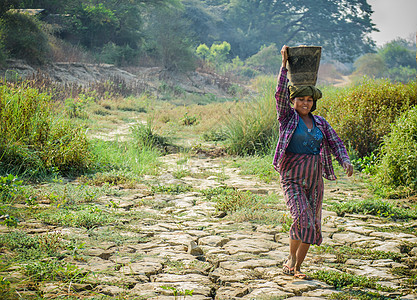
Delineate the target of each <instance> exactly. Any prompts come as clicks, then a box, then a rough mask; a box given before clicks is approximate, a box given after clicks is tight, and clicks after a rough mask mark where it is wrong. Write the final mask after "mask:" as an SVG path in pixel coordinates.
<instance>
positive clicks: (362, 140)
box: [317, 79, 417, 157]
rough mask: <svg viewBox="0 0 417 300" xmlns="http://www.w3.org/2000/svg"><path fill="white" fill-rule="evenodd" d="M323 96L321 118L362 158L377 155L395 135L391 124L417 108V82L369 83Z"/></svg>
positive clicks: (319, 109) (330, 90)
mask: <svg viewBox="0 0 417 300" xmlns="http://www.w3.org/2000/svg"><path fill="white" fill-rule="evenodd" d="M323 95H324V96H323V99H320V100H319V101H318V102H317V114H318V115H321V116H323V117H325V118H326V120H327V121H328V122H329V123H330V124H331V125H332V127H333V128H334V129H335V130H336V132H337V133H338V135H339V136H340V137H341V138H342V140H343V141H345V143H346V144H348V143H349V144H350V146H351V147H352V150H354V151H356V153H357V154H358V155H359V157H364V156H368V155H370V154H371V153H372V152H374V151H377V150H378V148H379V146H380V145H381V143H382V141H383V137H384V136H385V135H386V134H387V133H389V132H390V131H391V128H390V124H391V123H393V122H394V121H395V120H396V118H397V117H398V116H399V115H400V114H401V113H402V112H404V111H407V110H409V109H410V107H412V106H414V105H416V104H417V89H416V82H410V83H408V84H401V83H390V82H389V81H388V80H372V79H366V80H365V81H364V82H363V83H362V84H361V85H358V86H354V87H351V88H344V89H337V88H326V89H323Z"/></svg>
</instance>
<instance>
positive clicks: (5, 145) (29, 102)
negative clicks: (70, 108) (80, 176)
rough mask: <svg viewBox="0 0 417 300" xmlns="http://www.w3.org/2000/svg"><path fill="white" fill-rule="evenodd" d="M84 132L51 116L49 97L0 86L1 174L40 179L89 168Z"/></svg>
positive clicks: (31, 89) (25, 89) (30, 91)
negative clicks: (55, 173) (43, 176)
mask: <svg viewBox="0 0 417 300" xmlns="http://www.w3.org/2000/svg"><path fill="white" fill-rule="evenodd" d="M91 162H92V161H91V155H90V151H89V148H88V142H87V138H86V135H85V132H84V130H82V128H80V127H75V126H73V125H72V124H71V123H70V122H69V121H66V120H64V119H60V118H57V117H56V116H55V115H54V114H53V112H52V101H51V97H50V96H49V95H47V94H46V93H39V91H38V90H37V89H35V88H30V87H28V86H27V85H26V84H24V83H23V84H21V85H19V86H12V85H6V84H2V85H0V172H1V173H13V174H24V175H26V176H41V175H44V174H46V173H48V172H51V171H54V172H56V171H57V170H59V171H61V173H64V174H68V173H73V172H80V171H82V170H84V169H86V168H88V167H89V165H90V164H91Z"/></svg>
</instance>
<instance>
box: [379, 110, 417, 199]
mask: <svg viewBox="0 0 417 300" xmlns="http://www.w3.org/2000/svg"><path fill="white" fill-rule="evenodd" d="M416 153H417V107H414V108H412V109H411V110H409V111H407V112H405V113H404V114H403V115H402V116H401V117H399V118H398V120H397V121H396V122H395V124H393V125H392V130H391V133H389V134H388V135H387V136H386V137H385V140H384V144H383V145H382V147H381V163H380V165H379V166H378V168H377V174H376V180H377V182H378V183H379V184H382V185H387V186H388V187H391V188H394V189H396V188H399V187H405V188H406V189H407V188H408V189H411V191H412V192H414V193H415V192H417V156H416Z"/></svg>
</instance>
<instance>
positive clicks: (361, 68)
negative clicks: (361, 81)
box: [353, 53, 387, 78]
mask: <svg viewBox="0 0 417 300" xmlns="http://www.w3.org/2000/svg"><path fill="white" fill-rule="evenodd" d="M354 67H355V72H354V73H353V75H359V76H369V77H375V78H381V77H384V76H385V75H386V71H387V68H386V66H385V62H384V60H383V58H382V57H381V55H378V54H376V53H367V54H365V55H362V56H361V57H359V58H358V59H357V60H356V61H355V63H354Z"/></svg>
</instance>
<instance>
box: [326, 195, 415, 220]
mask: <svg viewBox="0 0 417 300" xmlns="http://www.w3.org/2000/svg"><path fill="white" fill-rule="evenodd" d="M329 209H330V210H333V211H335V212H336V213H337V215H339V216H344V214H346V213H362V214H370V215H375V216H379V217H384V218H390V219H402V220H407V219H417V210H415V209H411V210H410V209H404V208H399V207H396V206H395V205H394V204H392V203H390V202H387V201H383V200H379V199H374V200H372V199H365V200H361V201H346V202H342V203H331V206H330V207H329Z"/></svg>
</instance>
